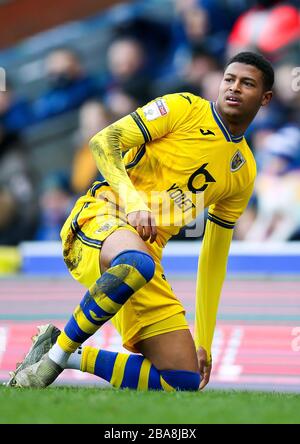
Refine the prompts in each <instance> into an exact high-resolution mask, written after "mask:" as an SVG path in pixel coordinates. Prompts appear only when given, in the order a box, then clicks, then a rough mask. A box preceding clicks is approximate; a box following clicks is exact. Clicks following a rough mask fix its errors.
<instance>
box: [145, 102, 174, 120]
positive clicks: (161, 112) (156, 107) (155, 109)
mask: <svg viewBox="0 0 300 444" xmlns="http://www.w3.org/2000/svg"><path fill="white" fill-rule="evenodd" d="M143 111H144V114H145V117H146V119H147V120H148V121H151V120H155V119H158V118H159V117H163V116H165V115H166V114H168V112H169V109H168V107H167V104H166V102H165V100H164V99H157V100H155V101H154V102H151V103H149V105H146V106H144V107H143Z"/></svg>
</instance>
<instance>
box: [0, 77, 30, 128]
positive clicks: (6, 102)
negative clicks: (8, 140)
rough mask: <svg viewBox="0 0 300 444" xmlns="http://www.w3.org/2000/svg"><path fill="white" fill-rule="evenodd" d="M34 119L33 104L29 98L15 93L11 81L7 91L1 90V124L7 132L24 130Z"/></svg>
mask: <svg viewBox="0 0 300 444" xmlns="http://www.w3.org/2000/svg"><path fill="white" fill-rule="evenodd" d="M32 121H33V116H32V111H31V106H30V104H29V102H28V101H27V99H25V98H24V97H19V96H17V95H16V94H15V92H14V90H13V88H12V85H11V84H10V83H9V81H7V82H6V91H0V125H1V127H2V130H4V131H5V133H7V134H10V133H16V132H20V131H22V130H24V129H25V128H26V127H28V126H29V125H30V124H31V123H32Z"/></svg>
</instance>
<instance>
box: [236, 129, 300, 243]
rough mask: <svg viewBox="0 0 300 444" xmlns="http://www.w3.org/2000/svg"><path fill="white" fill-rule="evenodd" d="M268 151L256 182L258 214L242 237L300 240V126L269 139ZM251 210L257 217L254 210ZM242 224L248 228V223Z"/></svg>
mask: <svg viewBox="0 0 300 444" xmlns="http://www.w3.org/2000/svg"><path fill="white" fill-rule="evenodd" d="M264 152H265V157H264V163H263V167H262V171H261V172H260V174H259V175H258V177H257V180H256V199H257V210H256V215H255V217H254V221H253V223H252V224H249V225H250V226H248V228H247V230H245V229H244V233H243V234H244V235H242V234H241V229H240V231H239V232H240V238H243V239H245V240H249V241H258V242H259V241H263V240H272V241H286V240H289V239H292V238H293V239H296V238H298V239H299V237H298V236H299V232H300V231H299V230H300V127H298V126H295V125H289V126H285V127H283V128H281V129H280V130H278V131H277V132H276V133H274V134H271V135H269V136H268V137H266V138H265V140H264ZM249 211H251V213H252V215H253V208H250V210H249ZM247 217H248V218H249V215H248V216H247ZM249 220H250V219H249ZM241 223H242V224H243V228H245V223H244V221H242V220H241Z"/></svg>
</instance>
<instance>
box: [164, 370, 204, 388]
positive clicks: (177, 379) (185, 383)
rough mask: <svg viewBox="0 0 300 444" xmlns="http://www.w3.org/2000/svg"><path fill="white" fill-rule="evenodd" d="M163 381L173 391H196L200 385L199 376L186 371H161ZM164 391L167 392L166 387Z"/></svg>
mask: <svg viewBox="0 0 300 444" xmlns="http://www.w3.org/2000/svg"><path fill="white" fill-rule="evenodd" d="M161 376H162V378H163V380H164V381H165V382H166V383H167V384H168V385H169V386H170V387H171V388H173V389H175V390H178V391H197V390H198V389H199V385H200V374H199V373H197V372H191V371H187V370H163V371H161ZM165 390H168V387H167V385H166V386H165Z"/></svg>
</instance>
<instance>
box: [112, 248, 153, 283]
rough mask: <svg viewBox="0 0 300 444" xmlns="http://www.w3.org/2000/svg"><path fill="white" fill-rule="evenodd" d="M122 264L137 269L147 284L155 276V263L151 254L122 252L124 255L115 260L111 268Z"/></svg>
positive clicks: (135, 251) (119, 255)
mask: <svg viewBox="0 0 300 444" xmlns="http://www.w3.org/2000/svg"><path fill="white" fill-rule="evenodd" d="M120 264H126V265H131V266H132V267H134V268H136V269H137V270H138V271H139V272H140V274H141V275H142V276H143V277H144V279H145V280H146V282H149V281H150V280H151V279H152V278H153V276H154V272H155V262H154V260H153V259H152V257H151V256H150V254H147V253H145V252H143V251H138V250H125V251H122V253H120V254H118V255H117V256H116V257H115V258H114V259H113V261H112V262H111V266H112V267H114V266H116V265H120Z"/></svg>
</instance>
